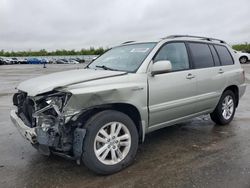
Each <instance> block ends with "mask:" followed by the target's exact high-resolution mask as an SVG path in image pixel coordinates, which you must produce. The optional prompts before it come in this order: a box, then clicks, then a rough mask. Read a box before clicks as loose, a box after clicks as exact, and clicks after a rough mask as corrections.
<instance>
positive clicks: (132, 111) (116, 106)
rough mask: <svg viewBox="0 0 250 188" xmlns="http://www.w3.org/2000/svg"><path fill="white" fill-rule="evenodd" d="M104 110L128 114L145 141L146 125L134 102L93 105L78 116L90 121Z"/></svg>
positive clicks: (140, 137)
mask: <svg viewBox="0 0 250 188" xmlns="http://www.w3.org/2000/svg"><path fill="white" fill-rule="evenodd" d="M104 110H116V111H119V112H122V113H124V114H126V115H128V116H129V117H130V118H131V119H132V121H133V122H134V123H135V126H136V128H137V131H138V136H139V141H140V142H143V141H144V137H145V125H143V123H142V118H141V114H140V111H139V110H138V109H137V107H135V106H134V105H132V104H129V103H111V104H103V105H98V106H93V107H91V108H88V109H86V110H84V111H83V112H82V114H81V115H80V116H79V117H78V120H79V121H82V122H84V123H83V126H84V124H85V122H87V121H88V119H89V118H91V117H92V116H93V115H95V114H97V113H99V112H101V111H104Z"/></svg>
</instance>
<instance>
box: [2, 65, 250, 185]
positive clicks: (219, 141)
mask: <svg viewBox="0 0 250 188" xmlns="http://www.w3.org/2000/svg"><path fill="white" fill-rule="evenodd" d="M82 67H83V65H48V68H46V69H43V68H42V65H11V66H0V79H1V85H0V118H1V121H0V130H1V131H0V187H3V188H7V187H91V188H94V187H126V188H127V187H185V188H189V187H211V188H214V187H220V188H223V187H227V188H228V187H229V188H231V187H232V188H234V187H250V136H249V135H250V105H249V103H250V89H249V83H250V81H249V80H250V65H243V67H244V69H245V71H246V77H247V82H248V88H247V91H246V93H245V95H244V96H243V98H242V99H241V101H240V105H239V107H238V109H237V112H236V115H235V119H234V121H233V122H232V123H231V124H230V125H229V126H225V127H216V126H214V123H213V122H212V121H211V120H210V118H209V116H201V117H198V118H194V119H192V120H190V121H187V122H185V123H182V124H178V125H176V126H172V127H168V128H164V129H161V130H159V131H156V132H153V133H151V134H149V135H148V136H147V137H146V140H145V143H143V144H142V145H140V147H139V151H138V154H137V156H136V161H135V162H134V164H133V165H132V166H130V167H128V168H126V169H125V170H123V171H121V172H119V173H117V174H114V175H110V176H98V175H96V174H94V173H92V172H91V171H89V170H88V169H86V167H85V166H84V165H81V166H78V165H76V163H75V162H73V161H68V160H65V159H63V158H60V157H56V156H51V157H44V156H42V155H40V154H39V153H38V152H37V151H36V150H35V149H33V147H32V146H31V145H30V144H29V143H28V142H27V141H25V140H24V139H23V138H22V137H21V136H20V135H19V133H18V131H17V130H16V128H15V127H14V126H13V125H12V124H11V122H10V118H9V112H10V109H11V108H13V107H12V102H11V97H12V94H13V93H14V92H15V89H14V88H15V86H16V85H17V84H18V83H19V82H21V81H23V80H26V79H28V78H32V77H35V76H38V75H42V74H48V73H50V72H57V71H62V70H69V69H75V68H82ZM38 84H39V83H38Z"/></svg>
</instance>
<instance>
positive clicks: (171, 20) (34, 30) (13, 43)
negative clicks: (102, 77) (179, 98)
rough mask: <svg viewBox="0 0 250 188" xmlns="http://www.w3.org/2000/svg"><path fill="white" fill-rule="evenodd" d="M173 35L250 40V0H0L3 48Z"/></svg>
mask: <svg viewBox="0 0 250 188" xmlns="http://www.w3.org/2000/svg"><path fill="white" fill-rule="evenodd" d="M171 34H192V35H204V36H210V37H216V38H220V39H223V40H226V41H227V42H229V43H231V44H235V43H241V42H250V0H0V50H1V49H4V50H15V51H16V50H29V49H31V50H38V49H43V48H44V49H47V50H55V49H77V50H78V49H81V48H88V47H89V46H95V47H98V46H104V47H108V46H109V47H110V46H112V45H116V44H120V43H121V42H124V41H127V40H145V39H151V38H156V39H157V38H161V37H164V36H166V35H171Z"/></svg>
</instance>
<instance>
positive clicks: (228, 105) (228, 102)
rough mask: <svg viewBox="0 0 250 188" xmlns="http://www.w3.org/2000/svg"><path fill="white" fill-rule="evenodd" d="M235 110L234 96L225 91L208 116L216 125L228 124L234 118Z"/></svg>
mask: <svg viewBox="0 0 250 188" xmlns="http://www.w3.org/2000/svg"><path fill="white" fill-rule="evenodd" d="M235 108H236V99H235V94H234V92H232V91H231V90H227V91H225V92H224V93H223V94H222V96H221V98H220V101H219V103H218V104H217V106H216V108H215V110H214V111H213V112H212V113H211V114H210V117H211V119H212V120H213V121H214V122H215V123H216V124H217V125H226V124H229V123H230V122H231V121H232V120H233V118H234V114H235Z"/></svg>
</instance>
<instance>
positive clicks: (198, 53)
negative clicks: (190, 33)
mask: <svg viewBox="0 0 250 188" xmlns="http://www.w3.org/2000/svg"><path fill="white" fill-rule="evenodd" d="M189 48H190V51H191V55H192V60H193V64H194V68H196V69H199V68H207V67H213V66H214V61H213V57H212V54H211V51H210V49H209V47H208V45H207V44H202V43H189Z"/></svg>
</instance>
